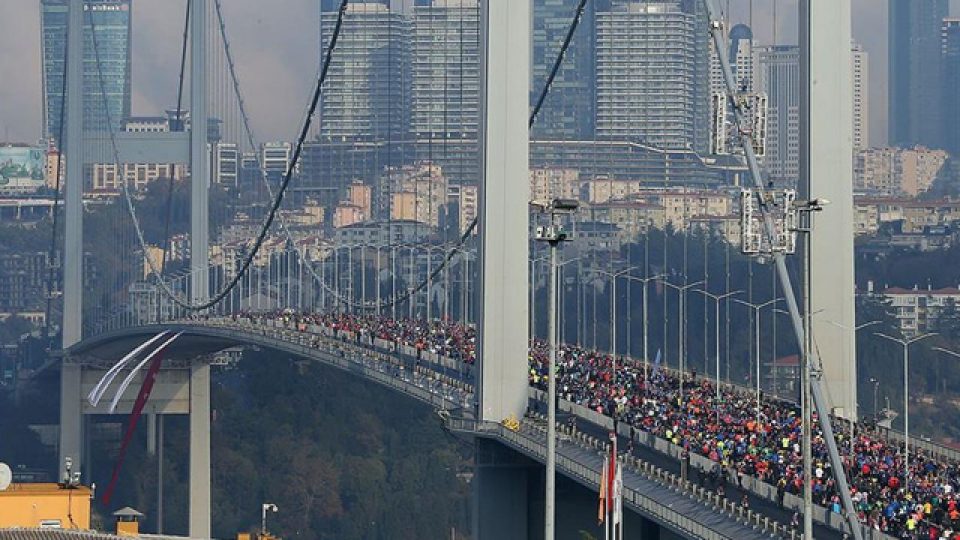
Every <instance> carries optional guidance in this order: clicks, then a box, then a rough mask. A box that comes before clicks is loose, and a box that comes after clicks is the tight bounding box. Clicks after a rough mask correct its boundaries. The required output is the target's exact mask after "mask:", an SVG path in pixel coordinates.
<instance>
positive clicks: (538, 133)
mask: <svg viewBox="0 0 960 540" xmlns="http://www.w3.org/2000/svg"><path fill="white" fill-rule="evenodd" d="M577 4H579V0H537V1H535V2H534V4H533V63H532V65H531V69H532V73H531V84H530V105H531V107H532V106H533V105H534V104H536V100H537V99H538V98H539V97H540V92H541V90H542V89H543V85H544V84H545V83H546V80H547V77H548V76H549V74H550V70H551V69H552V68H553V64H554V62H556V59H557V54H559V52H560V46H561V45H562V44H563V40H564V38H566V35H567V31H568V29H569V27H570V22H571V21H572V20H573V15H574V14H575V12H576V9H577ZM595 45H596V2H587V5H586V9H585V10H584V14H583V18H582V19H581V20H580V25H579V27H578V28H577V32H576V34H574V37H573V41H572V42H571V44H570V48H569V49H568V50H567V54H566V56H565V57H564V60H563V64H562V65H561V66H560V70H559V71H558V72H557V77H556V79H554V83H553V86H552V87H551V89H550V93H549V94H548V95H547V100H546V101H545V102H544V105H543V108H542V109H541V111H540V113H539V115H538V116H537V121H536V123H535V124H534V125H533V128H532V134H531V136H532V137H534V138H536V139H542V140H551V139H552V140H587V139H592V138H593V136H594V129H595V124H594V119H595V116H596V110H595V107H596V85H595V82H596V49H595Z"/></svg>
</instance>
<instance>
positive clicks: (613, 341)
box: [596, 266, 637, 432]
mask: <svg viewBox="0 0 960 540" xmlns="http://www.w3.org/2000/svg"><path fill="white" fill-rule="evenodd" d="M636 269H637V267H636V266H631V267H630V268H624V269H623V270H620V271H618V272H606V271H604V270H597V271H596V272H597V273H598V274H600V275H604V276H607V277H609V278H610V280H611V282H612V290H611V291H610V292H611V296H612V297H613V298H612V300H611V302H610V306H611V312H612V317H611V320H610V356H611V357H612V358H613V363H612V364H611V376H612V377H613V385H614V386H616V385H617V278H619V277H620V276H625V275H627V274H629V273H630V272H632V271H634V270H636ZM613 430H614V432H616V430H617V417H616V414H614V416H613Z"/></svg>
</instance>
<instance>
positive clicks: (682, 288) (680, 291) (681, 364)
mask: <svg viewBox="0 0 960 540" xmlns="http://www.w3.org/2000/svg"><path fill="white" fill-rule="evenodd" d="M660 282H661V283H663V284H664V285H666V286H667V287H670V288H671V289H674V290H675V291H677V296H678V298H679V300H680V324H679V325H678V326H679V328H680V344H679V348H680V358H679V361H678V362H677V363H678V366H677V367H678V368H679V371H680V403H681V404H682V403H683V376H684V370H685V366H686V358H685V356H686V354H687V347H686V341H687V328H686V323H687V313H686V305H687V291H688V290H689V289H692V288H694V287H698V286H700V285H703V283H704V282H703V280H700V281H697V282H696V283H690V284H687V285H674V284H673V283H670V282H669V281H666V280H661V281H660Z"/></svg>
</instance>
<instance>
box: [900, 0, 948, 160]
mask: <svg viewBox="0 0 960 540" xmlns="http://www.w3.org/2000/svg"><path fill="white" fill-rule="evenodd" d="M947 8H948V3H947V0H919V1H918V0H889V29H888V39H889V45H888V49H889V51H890V66H889V69H888V75H887V76H888V77H889V88H890V95H889V110H888V116H889V122H890V128H889V140H890V144H891V145H894V146H913V145H917V144H922V145H924V146H928V147H932V148H939V147H940V146H942V145H941V142H942V141H941V137H940V127H941V122H940V111H939V110H938V108H939V105H940V91H941V85H940V51H941V26H942V24H943V19H944V18H945V17H946V16H947V11H948V10H947Z"/></svg>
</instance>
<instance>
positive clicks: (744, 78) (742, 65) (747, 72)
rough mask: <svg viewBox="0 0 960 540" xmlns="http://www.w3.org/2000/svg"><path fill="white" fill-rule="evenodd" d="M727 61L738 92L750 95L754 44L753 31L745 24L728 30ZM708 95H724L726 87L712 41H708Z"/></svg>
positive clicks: (721, 67) (752, 77)
mask: <svg viewBox="0 0 960 540" xmlns="http://www.w3.org/2000/svg"><path fill="white" fill-rule="evenodd" d="M728 37H729V44H730V47H729V49H728V50H727V59H728V61H729V62H730V70H731V71H732V72H733V80H734V82H735V83H736V84H737V88H738V91H739V92H742V93H752V92H753V91H754V71H755V70H754V63H755V59H754V54H753V49H754V46H755V42H754V40H753V31H752V30H751V29H750V27H749V26H747V25H745V24H738V25H736V26H734V27H733V28H732V29H731V30H730V35H729V36H728ZM710 93H711V94H726V93H727V85H726V83H725V82H724V80H723V66H721V65H720V57H719V56H718V55H717V50H716V47H714V45H713V41H710Z"/></svg>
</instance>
